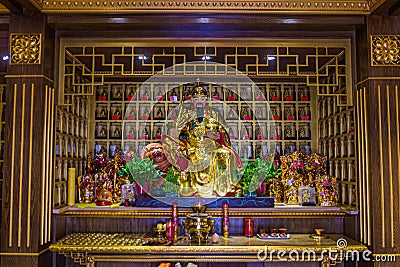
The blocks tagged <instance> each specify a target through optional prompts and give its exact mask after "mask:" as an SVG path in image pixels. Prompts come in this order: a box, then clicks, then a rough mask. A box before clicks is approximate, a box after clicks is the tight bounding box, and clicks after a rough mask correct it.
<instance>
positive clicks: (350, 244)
mask: <svg viewBox="0 0 400 267" xmlns="http://www.w3.org/2000/svg"><path fill="white" fill-rule="evenodd" d="M140 239H141V236H139V235H136V234H118V233H74V234H70V235H67V236H66V237H64V238H62V239H60V240H59V241H57V242H56V243H54V244H53V245H51V246H50V250H51V251H53V252H58V253H61V254H63V255H65V256H69V257H71V258H72V259H73V261H74V262H75V263H79V264H80V265H83V266H87V267H94V266H98V267H100V266H110V265H109V264H110V263H125V264H126V263H152V262H153V263H161V262H181V263H183V262H193V263H201V262H208V263H216V262H222V263H223V262H225V263H244V262H252V263H260V264H261V266H262V264H263V263H264V262H271V263H276V264H277V263H279V262H281V263H282V264H284V263H285V262H288V261H290V262H293V263H295V262H299V263H303V264H304V262H308V264H309V265H307V266H314V265H310V264H311V263H312V262H314V263H317V265H316V266H318V265H319V264H321V265H322V266H334V265H335V264H336V263H340V262H341V261H343V260H344V259H345V257H346V255H347V254H346V253H348V255H350V256H351V255H352V254H354V253H360V258H361V254H362V252H363V251H365V250H367V247H366V246H364V245H362V244H360V243H358V242H356V241H354V240H352V239H350V238H348V237H345V236H343V235H340V234H330V235H329V237H328V238H326V239H321V240H320V241H315V240H314V239H312V238H310V235H308V234H292V235H291V236H290V238H289V239H282V240H280V239H274V240H272V239H271V240H268V239H259V238H257V237H251V238H247V237H243V236H231V237H229V238H221V239H220V241H219V243H217V244H214V243H212V242H211V241H208V242H206V243H203V244H196V243H190V241H189V240H188V239H187V238H186V237H180V238H179V239H178V241H177V242H175V243H166V244H163V245H157V244H156V245H151V244H149V243H147V244H142V243H141V242H142V241H140ZM338 240H345V242H347V243H346V246H342V247H341V246H340V245H339V246H338V243H337V242H338ZM332 259H336V260H334V261H333V260H332ZM130 266H131V265H130ZM142 266H143V265H142ZM153 266H157V265H153ZM277 266H279V265H277Z"/></svg>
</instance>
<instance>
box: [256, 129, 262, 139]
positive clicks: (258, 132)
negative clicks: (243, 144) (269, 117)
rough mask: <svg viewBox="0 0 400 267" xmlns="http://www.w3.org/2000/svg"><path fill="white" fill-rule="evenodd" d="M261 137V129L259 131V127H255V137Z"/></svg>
mask: <svg viewBox="0 0 400 267" xmlns="http://www.w3.org/2000/svg"><path fill="white" fill-rule="evenodd" d="M261 135H262V132H261V129H260V127H258V126H257V127H256V136H257V137H258V136H261Z"/></svg>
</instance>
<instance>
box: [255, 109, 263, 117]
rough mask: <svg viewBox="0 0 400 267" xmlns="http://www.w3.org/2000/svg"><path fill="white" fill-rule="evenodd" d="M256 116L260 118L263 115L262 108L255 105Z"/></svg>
mask: <svg viewBox="0 0 400 267" xmlns="http://www.w3.org/2000/svg"><path fill="white" fill-rule="evenodd" d="M256 117H257V118H262V117H263V111H262V108H260V107H257V108H256Z"/></svg>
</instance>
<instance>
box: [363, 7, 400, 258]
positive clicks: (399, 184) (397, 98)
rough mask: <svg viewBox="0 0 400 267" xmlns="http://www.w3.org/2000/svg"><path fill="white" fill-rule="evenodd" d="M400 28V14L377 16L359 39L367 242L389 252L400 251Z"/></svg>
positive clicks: (375, 249) (379, 251) (369, 20)
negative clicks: (399, 228) (399, 227)
mask: <svg viewBox="0 0 400 267" xmlns="http://www.w3.org/2000/svg"><path fill="white" fill-rule="evenodd" d="M399 29H400V17H399V16H386V15H380V16H373V15H371V16H368V17H367V20H366V27H365V28H364V29H361V30H360V31H359V32H358V40H357V43H358V44H357V52H358V55H357V58H358V81H359V82H358V84H357V101H356V102H357V107H358V125H359V126H360V127H359V128H358V131H357V133H358V137H359V143H358V144H359V152H360V153H359V155H361V156H360V159H359V175H358V176H359V179H360V180H359V184H360V190H359V196H360V224H361V229H360V230H361V241H363V242H365V243H367V244H368V245H369V246H370V248H371V249H372V251H373V253H374V254H382V255H385V256H388V255H389V254H399V253H400V235H399V230H398V226H399V225H400V170H399V168H400V35H399ZM397 261H398V258H397ZM396 264H398V263H395V262H375V263H374V266H398V265H396Z"/></svg>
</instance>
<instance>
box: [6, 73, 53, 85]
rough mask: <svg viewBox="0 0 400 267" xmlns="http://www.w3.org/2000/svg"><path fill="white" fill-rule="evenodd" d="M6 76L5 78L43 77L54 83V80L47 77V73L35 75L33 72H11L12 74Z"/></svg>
mask: <svg viewBox="0 0 400 267" xmlns="http://www.w3.org/2000/svg"><path fill="white" fill-rule="evenodd" d="M4 77H5V78H43V79H46V80H48V81H49V82H51V83H54V80H52V79H51V78H49V77H47V76H46V75H41V74H38V75H34V74H32V75H28V74H22V75H12V74H10V75H5V76H4Z"/></svg>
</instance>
